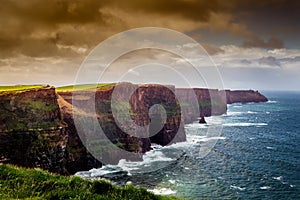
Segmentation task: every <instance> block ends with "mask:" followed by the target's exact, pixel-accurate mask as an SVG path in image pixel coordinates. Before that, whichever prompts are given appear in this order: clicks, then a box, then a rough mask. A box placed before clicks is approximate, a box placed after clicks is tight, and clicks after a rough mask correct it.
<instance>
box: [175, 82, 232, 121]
mask: <svg viewBox="0 0 300 200" xmlns="http://www.w3.org/2000/svg"><path fill="white" fill-rule="evenodd" d="M176 96H177V97H178V98H179V101H180V105H181V109H182V113H183V117H184V121H185V123H191V122H193V121H196V120H198V119H199V118H201V117H209V116H213V115H222V114H225V113H226V111H227V104H226V96H225V93H224V91H222V90H217V89H204V88H193V89H189V88H177V89H176Z"/></svg>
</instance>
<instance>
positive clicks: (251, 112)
mask: <svg viewBox="0 0 300 200" xmlns="http://www.w3.org/2000/svg"><path fill="white" fill-rule="evenodd" d="M247 113H248V114H256V113H257V112H253V111H247Z"/></svg>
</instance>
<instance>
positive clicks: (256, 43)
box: [243, 37, 284, 49]
mask: <svg viewBox="0 0 300 200" xmlns="http://www.w3.org/2000/svg"><path fill="white" fill-rule="evenodd" d="M243 46H244V47H260V48H271V49H275V48H283V47H284V42H283V40H282V39H279V38H275V37H271V38H269V39H268V40H266V41H265V40H263V39H260V38H258V37H253V38H252V39H251V40H248V41H245V42H244V43H243Z"/></svg>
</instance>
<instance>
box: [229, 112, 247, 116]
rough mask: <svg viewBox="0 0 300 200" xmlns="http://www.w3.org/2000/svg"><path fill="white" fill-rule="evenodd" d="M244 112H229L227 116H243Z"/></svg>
mask: <svg viewBox="0 0 300 200" xmlns="http://www.w3.org/2000/svg"><path fill="white" fill-rule="evenodd" d="M241 114H243V112H237V111H236V112H235V111H227V113H226V115H225V116H236V115H241Z"/></svg>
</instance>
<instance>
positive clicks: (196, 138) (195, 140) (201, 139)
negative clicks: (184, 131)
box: [187, 135, 226, 143]
mask: <svg viewBox="0 0 300 200" xmlns="http://www.w3.org/2000/svg"><path fill="white" fill-rule="evenodd" d="M225 139H226V137H217V136H214V137H207V136H203V135H187V141H188V142H189V143H199V142H207V141H210V140H225Z"/></svg>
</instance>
